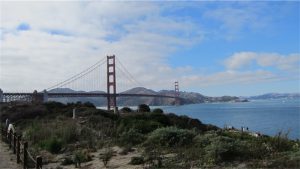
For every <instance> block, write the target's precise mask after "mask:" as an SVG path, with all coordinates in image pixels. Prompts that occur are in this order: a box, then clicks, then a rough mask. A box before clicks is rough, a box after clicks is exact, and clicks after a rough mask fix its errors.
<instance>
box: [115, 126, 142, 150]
mask: <svg viewBox="0 0 300 169" xmlns="http://www.w3.org/2000/svg"><path fill="white" fill-rule="evenodd" d="M143 141H144V135H143V134H141V133H139V132H138V131H137V130H136V129H130V130H128V131H126V132H123V133H122V134H121V135H120V138H119V142H120V144H121V145H122V146H134V145H137V144H140V143H142V142H143Z"/></svg>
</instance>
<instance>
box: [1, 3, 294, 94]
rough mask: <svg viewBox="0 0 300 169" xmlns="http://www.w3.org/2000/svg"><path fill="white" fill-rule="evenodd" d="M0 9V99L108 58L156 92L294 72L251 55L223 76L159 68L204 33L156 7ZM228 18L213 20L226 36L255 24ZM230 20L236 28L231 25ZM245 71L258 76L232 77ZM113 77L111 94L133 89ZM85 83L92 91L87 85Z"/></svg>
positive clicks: (231, 61)
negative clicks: (176, 85) (175, 85)
mask: <svg viewBox="0 0 300 169" xmlns="http://www.w3.org/2000/svg"><path fill="white" fill-rule="evenodd" d="M0 5H1V7H0V8H1V22H0V35H1V39H0V50H1V52H0V66H1V67H0V88H2V89H3V90H4V91H11V90H16V91H20V90H23V89H27V90H28V91H29V92H30V91H33V90H34V89H37V90H43V89H44V88H47V87H49V86H51V85H54V84H56V83H58V82H60V81H63V80H65V79H67V78H69V77H71V76H72V75H74V74H75V73H78V72H80V71H81V70H83V69H85V68H86V67H88V66H90V65H92V64H94V63H95V62H97V61H98V60H100V59H102V58H104V57H105V56H106V55H107V54H115V55H116V56H117V58H118V59H119V60H120V61H121V62H122V63H123V65H124V66H125V67H126V68H127V69H128V70H129V71H130V73H131V74H132V75H133V76H134V77H135V78H136V80H138V81H139V82H140V83H142V85H143V86H144V87H148V88H152V89H156V90H157V89H173V83H174V81H176V80H179V81H180V85H181V86H184V88H189V87H193V86H194V87H198V86H208V85H222V84H229V83H256V82H263V81H270V80H280V79H282V77H280V76H278V75H276V74H273V73H272V72H270V71H266V70H264V69H263V68H264V67H276V68H278V69H281V70H289V71H290V70H294V69H296V70H299V69H298V67H299V54H290V55H280V54H273V53H254V52H239V53H235V54H233V55H232V56H231V57H229V58H228V59H227V60H226V61H225V67H226V69H225V70H223V71H222V70H220V71H219V72H214V73H210V74H201V72H197V71H196V70H195V68H194V67H191V66H183V67H172V66H170V65H169V64H167V61H166V60H167V59H168V57H169V56H170V55H171V54H172V53H174V52H176V50H178V49H182V48H185V47H189V46H191V45H194V44H195V43H198V42H201V41H202V39H203V38H204V34H203V32H205V30H202V29H201V28H200V26H199V24H198V23H195V22H193V20H189V18H184V19H183V18H175V17H172V16H166V15H164V14H163V12H164V7H165V6H163V5H161V4H159V3H150V2H112V3H111V2H0ZM166 8H171V7H170V6H167V7H166ZM212 12H213V13H211V14H208V13H207V14H206V15H207V17H212V18H215V19H217V18H216V17H218V16H220V17H221V16H222V14H223V13H222V11H221V12H218V11H212ZM223 12H224V11H223ZM225 12H226V10H225ZM231 12H233V13H232V14H230V13H228V14H227V16H222V17H223V18H221V19H222V21H223V22H224V25H225V27H228V28H229V27H230V29H231V28H232V29H240V28H242V27H244V25H245V24H247V21H253V22H256V19H258V18H257V16H256V15H255V16H246V14H247V12H243V11H241V10H238V9H237V10H233V11H231ZM235 16H240V18H236V17H235ZM235 18H236V19H237V20H236V22H235V21H232V20H231V19H235ZM22 23H27V24H29V25H30V29H29V30H26V31H17V30H16V28H17V27H18V26H19V25H20V24H22ZM226 29H227V28H226ZM51 31H54V32H55V31H57V32H58V33H54V34H51ZM59 32H65V33H66V35H68V36H65V34H64V33H61V34H60V33H59ZM251 63H256V64H257V65H258V66H260V67H261V69H259V70H252V71H251V70H243V71H240V69H241V68H244V67H246V66H247V65H251ZM100 71H102V72H103V73H102V74H100V73H99V72H100ZM117 71H118V72H117V73H118V74H117V75H118V79H117V82H118V87H117V90H118V91H122V90H124V89H128V88H130V87H134V85H135V86H136V85H139V84H132V83H133V82H132V81H130V80H128V79H127V78H125V77H124V75H123V74H122V72H120V71H119V70H117ZM99 72H98V74H97V72H96V73H95V74H93V75H94V76H98V77H100V78H101V81H100V82H101V89H100V90H106V88H105V84H106V78H105V73H106V70H105V66H103V67H102V69H101V70H99ZM120 75H121V76H120ZM85 80H86V81H89V82H90V81H91V83H96V82H93V79H88V77H87V79H85ZM98 80H99V79H98ZM97 83H98V81H97ZM75 85H76V84H75ZM96 87H98V86H94V88H93V90H95V89H98V88H96Z"/></svg>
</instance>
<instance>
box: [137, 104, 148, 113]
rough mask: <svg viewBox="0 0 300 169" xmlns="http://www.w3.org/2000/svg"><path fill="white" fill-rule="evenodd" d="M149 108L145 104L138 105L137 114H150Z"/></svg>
mask: <svg viewBox="0 0 300 169" xmlns="http://www.w3.org/2000/svg"><path fill="white" fill-rule="evenodd" d="M150 111H151V110H150V107H149V106H148V105H146V104H140V105H139V106H138V112H150Z"/></svg>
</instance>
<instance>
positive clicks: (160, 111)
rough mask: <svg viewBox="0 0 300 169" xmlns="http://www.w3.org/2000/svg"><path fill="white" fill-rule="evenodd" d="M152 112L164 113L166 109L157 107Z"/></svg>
mask: <svg viewBox="0 0 300 169" xmlns="http://www.w3.org/2000/svg"><path fill="white" fill-rule="evenodd" d="M152 112H153V113H158V114H162V113H164V111H163V110H162V109H160V108H156V109H154V110H152Z"/></svg>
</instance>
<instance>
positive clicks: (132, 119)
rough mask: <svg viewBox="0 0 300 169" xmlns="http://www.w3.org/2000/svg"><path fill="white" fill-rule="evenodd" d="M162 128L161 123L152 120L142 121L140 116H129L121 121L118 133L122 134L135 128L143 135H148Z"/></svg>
mask: <svg viewBox="0 0 300 169" xmlns="http://www.w3.org/2000/svg"><path fill="white" fill-rule="evenodd" d="M161 126H162V124H161V123H159V122H156V121H152V120H150V119H146V118H145V119H141V118H140V116H129V117H125V118H123V119H121V120H120V121H119V125H118V133H122V132H124V131H128V130H129V129H131V128H133V129H135V130H137V131H139V132H140V133H142V134H147V133H149V132H152V131H153V130H155V129H157V128H159V127H161Z"/></svg>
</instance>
